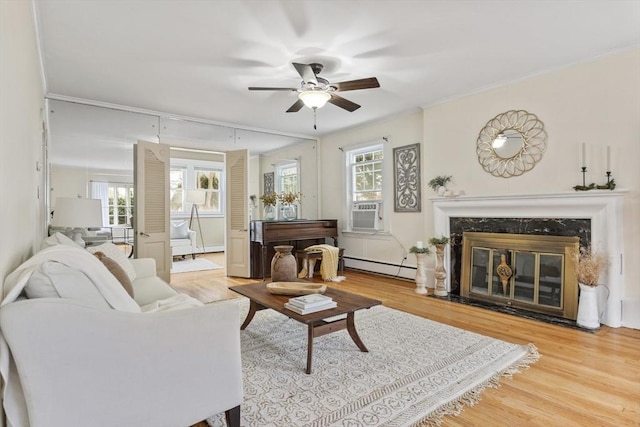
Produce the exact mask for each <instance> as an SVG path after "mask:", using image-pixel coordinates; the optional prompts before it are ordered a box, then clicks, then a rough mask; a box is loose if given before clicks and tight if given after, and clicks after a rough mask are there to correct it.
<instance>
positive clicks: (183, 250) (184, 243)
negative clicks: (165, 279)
mask: <svg viewBox="0 0 640 427" xmlns="http://www.w3.org/2000/svg"><path fill="white" fill-rule="evenodd" d="M170 239H171V240H170V242H169V245H170V246H171V256H182V257H183V258H184V257H185V256H186V255H191V258H192V259H195V258H196V232H195V231H193V230H191V229H189V223H188V222H187V221H171V233H170Z"/></svg>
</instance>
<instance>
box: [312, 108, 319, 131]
mask: <svg viewBox="0 0 640 427" xmlns="http://www.w3.org/2000/svg"><path fill="white" fill-rule="evenodd" d="M316 111H318V107H313V128H314V129H318V128H317V127H316Z"/></svg>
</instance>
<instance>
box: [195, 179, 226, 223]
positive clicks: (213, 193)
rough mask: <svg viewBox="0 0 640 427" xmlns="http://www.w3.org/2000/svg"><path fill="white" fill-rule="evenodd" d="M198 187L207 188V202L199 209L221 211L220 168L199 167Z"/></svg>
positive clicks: (213, 211)
mask: <svg viewBox="0 0 640 427" xmlns="http://www.w3.org/2000/svg"><path fill="white" fill-rule="evenodd" d="M195 172H196V188H197V189H202V190H205V202H204V204H203V205H202V206H199V207H198V210H199V211H200V212H202V213H206V212H210V213H216V212H220V174H221V173H222V172H221V171H220V170H216V169H205V168H197V169H196V170H195Z"/></svg>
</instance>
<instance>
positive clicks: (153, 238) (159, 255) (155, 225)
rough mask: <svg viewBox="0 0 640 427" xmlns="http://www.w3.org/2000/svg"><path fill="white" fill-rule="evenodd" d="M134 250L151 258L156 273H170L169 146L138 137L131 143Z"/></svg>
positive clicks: (163, 275) (167, 275)
mask: <svg viewBox="0 0 640 427" xmlns="http://www.w3.org/2000/svg"><path fill="white" fill-rule="evenodd" d="M134 152H135V165H136V170H135V178H134V179H135V181H134V183H135V184H134V185H135V203H134V223H133V226H134V230H135V238H134V251H135V256H136V258H154V259H155V260H156V272H157V275H158V276H159V277H160V278H162V279H163V280H164V281H166V282H167V283H168V282H169V281H170V274H171V248H170V246H169V216H170V212H169V161H170V159H169V146H168V145H166V144H155V143H151V142H145V141H138V143H137V144H136V146H135V151H134Z"/></svg>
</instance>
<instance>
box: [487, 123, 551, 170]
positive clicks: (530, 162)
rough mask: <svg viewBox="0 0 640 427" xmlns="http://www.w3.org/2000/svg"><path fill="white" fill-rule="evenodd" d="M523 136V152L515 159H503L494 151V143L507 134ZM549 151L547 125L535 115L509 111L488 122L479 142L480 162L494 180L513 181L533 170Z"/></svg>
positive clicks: (518, 153) (514, 156)
mask: <svg viewBox="0 0 640 427" xmlns="http://www.w3.org/2000/svg"><path fill="white" fill-rule="evenodd" d="M508 130H512V131H516V132H518V133H519V134H520V135H521V136H522V148H521V149H520V150H519V151H518V152H517V153H516V154H515V155H513V156H512V157H508V158H503V157H500V156H499V155H498V153H497V152H496V148H495V147H494V140H495V139H496V137H498V135H504V132H505V131H508ZM546 148H547V133H546V132H545V130H544V124H543V123H542V122H541V121H540V120H538V117H536V115H535V114H531V113H528V112H527V111H524V110H509V111H507V112H506V113H502V114H498V115H497V116H495V117H494V118H493V119H491V120H489V121H488V122H487V124H486V125H485V126H484V128H482V130H481V131H480V134H479V135H478V140H477V141H476V154H477V155H478V162H480V165H482V167H483V168H484V170H485V171H487V172H489V173H490V174H491V175H493V176H497V177H502V178H511V177H513V176H519V175H522V174H523V173H525V172H527V171H529V170H531V169H533V167H534V166H535V165H536V163H537V162H539V161H540V159H542V155H543V154H544V152H545V150H546Z"/></svg>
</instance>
